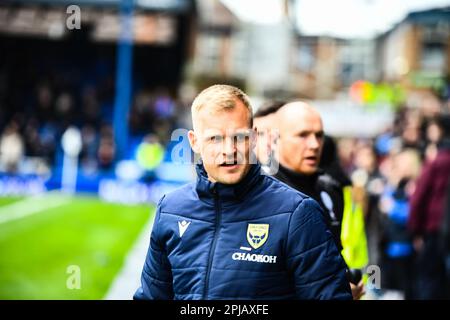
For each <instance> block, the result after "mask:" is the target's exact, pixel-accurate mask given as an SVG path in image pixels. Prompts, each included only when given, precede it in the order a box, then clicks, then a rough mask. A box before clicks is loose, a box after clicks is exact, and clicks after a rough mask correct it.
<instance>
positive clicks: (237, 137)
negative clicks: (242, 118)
mask: <svg viewBox="0 0 450 320" xmlns="http://www.w3.org/2000/svg"><path fill="white" fill-rule="evenodd" d="M246 138H247V135H246V134H244V133H238V134H236V135H235V136H234V140H235V141H236V142H244V141H245V139H246Z"/></svg>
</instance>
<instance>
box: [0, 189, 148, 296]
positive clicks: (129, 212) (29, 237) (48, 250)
mask: <svg viewBox="0 0 450 320" xmlns="http://www.w3.org/2000/svg"><path fill="white" fill-rule="evenodd" d="M52 197H55V196H54V195H52ZM52 197H49V199H48V200H47V199H45V201H52V199H53V198H52ZM15 201H20V198H17V197H15V198H0V209H2V208H8V207H7V206H8V205H10V204H12V203H13V202H15ZM5 206H6V207H5ZM153 213H154V207H153V206H150V205H135V206H127V205H120V204H112V203H105V202H102V201H100V200H99V199H97V198H92V197H86V196H84V197H75V198H69V200H68V202H67V203H65V204H63V205H61V206H58V207H55V208H50V209H47V210H43V211H41V212H38V213H36V214H33V215H30V216H27V217H23V218H19V219H17V220H14V221H8V222H5V223H1V224H0V299H102V298H103V297H104V295H105V294H106V293H107V290H108V288H109V286H110V285H111V283H112V281H113V280H114V277H115V276H116V274H117V273H118V272H119V271H120V268H121V266H122V264H123V262H124V258H125V256H126V254H127V253H128V251H129V250H130V249H131V247H132V245H133V243H134V241H135V240H136V238H137V237H138V235H139V233H140V232H141V230H142V228H143V227H144V225H145V224H146V223H147V221H148V220H149V219H150V217H151V216H152V215H153ZM1 214H8V210H3V211H1ZM70 265H76V266H79V268H80V270H81V275H80V276H81V288H80V289H72V290H70V289H68V288H67V286H66V281H67V279H68V278H69V277H70V276H71V274H70V273H67V272H68V271H67V268H68V267H69V266H70ZM139 267H141V266H139Z"/></svg>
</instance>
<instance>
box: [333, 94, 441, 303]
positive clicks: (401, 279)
mask: <svg viewBox="0 0 450 320" xmlns="http://www.w3.org/2000/svg"><path fill="white" fill-rule="evenodd" d="M448 113H450V103H449V101H440V100H439V99H438V98H437V97H435V96H434V95H432V94H427V95H425V96H424V97H423V99H422V101H421V103H420V104H419V105H418V107H417V108H411V107H409V106H404V107H402V108H401V109H399V110H398V111H397V113H396V115H395V121H394V122H393V123H392V125H391V126H390V127H389V128H387V129H386V131H385V132H383V133H382V134H380V135H378V136H377V137H374V138H373V139H359V138H357V137H354V138H342V139H339V140H338V152H339V157H340V161H341V164H342V166H343V168H344V169H345V170H346V172H347V173H348V174H349V175H350V176H352V181H353V183H355V184H359V185H361V186H364V187H365V190H366V195H367V196H366V200H367V201H366V203H367V206H366V209H365V213H366V227H367V237H368V243H369V244H368V246H369V256H370V264H375V265H379V266H380V267H381V270H382V278H381V281H382V288H383V289H388V290H396V291H398V292H399V294H401V295H402V296H403V297H404V298H406V299H410V298H414V299H417V298H419V299H420V298H422V297H423V298H442V297H443V295H444V293H443V291H440V292H439V290H438V289H436V288H434V289H433V288H432V284H431V282H433V280H432V279H430V277H429V278H428V279H426V278H425V280H424V278H423V277H422V274H423V273H424V272H428V271H426V270H424V263H422V264H420V262H418V256H420V254H421V250H422V247H423V241H424V238H423V237H422V236H426V235H425V234H422V235H421V234H417V233H416V232H415V231H414V230H413V229H412V228H411V224H412V222H411V220H412V217H411V211H412V208H411V199H412V197H413V196H414V192H415V191H416V190H417V188H418V185H417V183H418V181H419V180H418V179H419V176H420V174H421V173H422V171H423V168H424V166H425V165H429V164H432V163H433V161H435V159H436V157H437V154H438V151H439V150H440V149H441V148H448V147H449V142H450V141H449V140H448V138H449V135H448V132H449V130H450V127H449V126H450V123H449V122H448V120H445V119H446V118H447V117H448V116H445V114H448ZM442 175H444V177H443V178H444V179H446V181H448V176H449V175H450V168H448V170H447V172H445V171H444V172H443V173H442ZM429 187H430V186H428V187H427V188H429ZM440 188H442V186H440ZM443 188H444V189H445V186H444V187H443ZM432 192H434V191H432ZM443 192H445V190H444V191H443ZM429 197H430V195H429V196H428V198H429ZM416 198H417V195H416ZM417 201H419V202H423V201H424V199H419V200H417ZM422 205H425V206H427V204H425V203H422ZM440 210H443V207H442V206H441V207H440ZM419 214H422V215H423V216H425V215H426V213H425V212H423V213H419ZM416 219H417V217H416ZM426 219H428V218H426V217H423V218H421V221H419V224H420V223H423V224H425V220H426ZM443 221H444V220H443V219H441V221H440V222H439V223H440V224H441V225H440V226H439V227H438V228H437V229H436V230H434V231H433V232H435V233H439V232H440V229H439V228H440V227H442V225H443V223H444V222H443ZM420 241H421V242H422V244H420ZM435 249H436V250H438V248H435ZM436 252H437V251H436ZM439 254H440V255H441V256H442V257H443V255H444V253H443V252H442V251H439ZM433 259H440V258H436V257H434V258H432V257H428V260H427V262H425V265H426V266H427V267H426V268H429V267H428V266H432V265H435V266H436V267H431V269H433V268H434V270H431V278H433V273H434V277H438V273H440V272H441V271H443V270H442V268H445V266H444V265H443V263H442V262H444V260H443V258H442V260H440V261H439V263H436V264H434V263H433V262H432V260H433ZM437 265H439V266H437ZM428 273H430V272H428ZM440 281H441V283H443V281H444V278H440Z"/></svg>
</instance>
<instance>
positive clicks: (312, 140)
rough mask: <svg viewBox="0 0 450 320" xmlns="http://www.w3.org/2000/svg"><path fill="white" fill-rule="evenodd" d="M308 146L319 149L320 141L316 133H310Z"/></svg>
mask: <svg viewBox="0 0 450 320" xmlns="http://www.w3.org/2000/svg"><path fill="white" fill-rule="evenodd" d="M308 147H309V148H310V149H319V147H320V141H319V139H317V137H316V136H315V135H310V136H309V137H308Z"/></svg>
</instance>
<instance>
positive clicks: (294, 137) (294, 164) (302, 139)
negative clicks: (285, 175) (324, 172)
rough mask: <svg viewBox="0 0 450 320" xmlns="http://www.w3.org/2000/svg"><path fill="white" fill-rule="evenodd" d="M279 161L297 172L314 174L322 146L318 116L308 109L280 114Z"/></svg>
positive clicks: (321, 130) (320, 122) (321, 127)
mask: <svg viewBox="0 0 450 320" xmlns="http://www.w3.org/2000/svg"><path fill="white" fill-rule="evenodd" d="M279 119H280V121H279V122H278V126H279V127H280V140H279V141H280V146H279V148H280V163H281V164H282V165H283V166H285V167H287V168H289V169H291V170H293V171H295V172H298V173H302V174H306V175H310V174H314V173H315V172H316V171H317V169H318V167H319V160H320V156H321V154H322V147H323V135H324V133H323V125H322V120H321V118H320V116H319V115H318V114H317V113H316V112H313V111H310V110H302V111H301V112H295V114H292V115H291V116H288V115H284V116H280V118H279Z"/></svg>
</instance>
